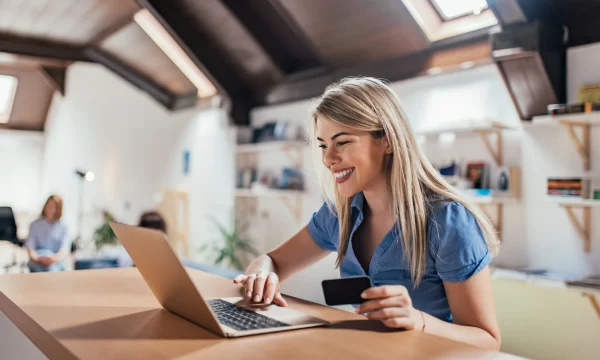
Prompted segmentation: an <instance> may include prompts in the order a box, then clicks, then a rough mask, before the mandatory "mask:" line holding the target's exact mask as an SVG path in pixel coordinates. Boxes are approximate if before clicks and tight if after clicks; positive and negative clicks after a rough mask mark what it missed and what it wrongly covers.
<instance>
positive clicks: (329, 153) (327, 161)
mask: <svg viewBox="0 0 600 360" xmlns="http://www.w3.org/2000/svg"><path fill="white" fill-rule="evenodd" d="M337 163H339V156H338V155H337V154H336V152H335V151H334V150H333V149H331V148H327V150H325V154H324V155H323V164H324V165H325V166H327V167H331V166H332V165H335V164H337Z"/></svg>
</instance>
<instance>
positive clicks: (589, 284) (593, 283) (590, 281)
mask: <svg viewBox="0 0 600 360" xmlns="http://www.w3.org/2000/svg"><path fill="white" fill-rule="evenodd" d="M567 285H569V286H577V287H585V288H590V289H595V290H600V275H592V276H588V277H585V278H583V279H578V280H573V281H567Z"/></svg>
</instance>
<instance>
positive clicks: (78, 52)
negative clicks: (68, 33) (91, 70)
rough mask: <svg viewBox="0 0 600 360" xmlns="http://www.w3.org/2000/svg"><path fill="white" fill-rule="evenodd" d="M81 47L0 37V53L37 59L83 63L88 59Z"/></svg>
mask: <svg viewBox="0 0 600 360" xmlns="http://www.w3.org/2000/svg"><path fill="white" fill-rule="evenodd" d="M84 50H85V48H84V47H82V46H73V45H67V44H61V43H56V42H50V41H42V40H33V39H30V38H22V37H16V36H8V35H0V52H4V53H10V54H17V55H25V56H32V57H38V58H46V59H54V60H66V61H84V62H89V61H90V59H89V58H88V57H87V56H86V55H85V53H84Z"/></svg>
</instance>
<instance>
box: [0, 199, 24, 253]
mask: <svg viewBox="0 0 600 360" xmlns="http://www.w3.org/2000/svg"><path fill="white" fill-rule="evenodd" d="M0 240H4V241H10V242H11V243H13V244H15V245H17V246H23V241H21V240H19V238H18V237H17V222H16V221H15V214H14V213H13V211H12V208H11V207H10V206H0Z"/></svg>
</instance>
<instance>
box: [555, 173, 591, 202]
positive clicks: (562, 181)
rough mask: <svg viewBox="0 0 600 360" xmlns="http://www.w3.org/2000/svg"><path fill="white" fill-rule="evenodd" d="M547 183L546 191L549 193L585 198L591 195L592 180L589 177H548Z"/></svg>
mask: <svg viewBox="0 0 600 360" xmlns="http://www.w3.org/2000/svg"><path fill="white" fill-rule="evenodd" d="M546 184H547V187H546V193H547V194H548V195H553V196H567V197H580V198H583V199H589V198H590V195H591V192H590V184H591V181H590V180H589V179H582V178H548V181H547V182H546Z"/></svg>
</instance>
